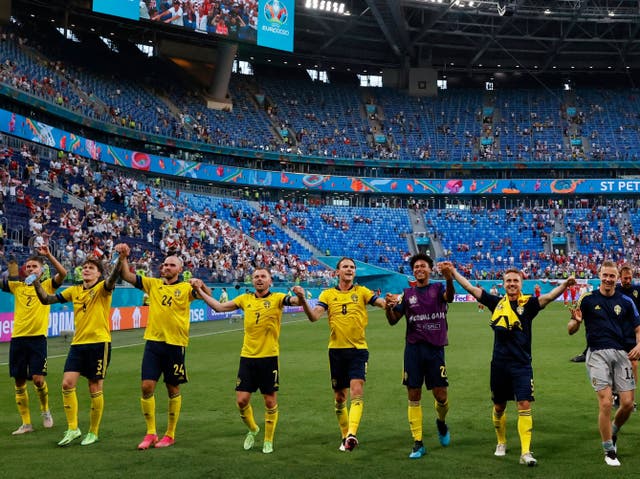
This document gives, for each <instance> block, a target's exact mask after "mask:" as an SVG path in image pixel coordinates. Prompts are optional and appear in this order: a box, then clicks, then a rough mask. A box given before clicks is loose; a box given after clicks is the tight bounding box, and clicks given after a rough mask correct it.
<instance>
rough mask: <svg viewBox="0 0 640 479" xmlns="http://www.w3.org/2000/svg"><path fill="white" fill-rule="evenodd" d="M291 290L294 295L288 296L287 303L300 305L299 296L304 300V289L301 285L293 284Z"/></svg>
mask: <svg viewBox="0 0 640 479" xmlns="http://www.w3.org/2000/svg"><path fill="white" fill-rule="evenodd" d="M291 291H293V294H294V296H292V297H291V298H289V304H290V305H291V306H302V302H301V301H300V298H302V299H304V300H305V301H306V298H305V296H306V293H305V291H304V288H303V287H302V286H298V285H296V286H294V287H293V288H292V289H291Z"/></svg>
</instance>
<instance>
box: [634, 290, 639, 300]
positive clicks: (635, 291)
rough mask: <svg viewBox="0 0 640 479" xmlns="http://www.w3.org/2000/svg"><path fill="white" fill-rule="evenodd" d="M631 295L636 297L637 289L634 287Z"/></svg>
mask: <svg viewBox="0 0 640 479" xmlns="http://www.w3.org/2000/svg"><path fill="white" fill-rule="evenodd" d="M633 295H634V296H635V297H636V298H637V297H638V290H637V289H634V290H633Z"/></svg>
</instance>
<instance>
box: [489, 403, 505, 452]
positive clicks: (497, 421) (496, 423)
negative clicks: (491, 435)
mask: <svg viewBox="0 0 640 479" xmlns="http://www.w3.org/2000/svg"><path fill="white" fill-rule="evenodd" d="M491 411H492V418H493V427H495V428H496V437H497V438H498V444H506V443H507V413H506V411H503V412H502V413H497V412H496V410H495V408H493V409H492V410H491Z"/></svg>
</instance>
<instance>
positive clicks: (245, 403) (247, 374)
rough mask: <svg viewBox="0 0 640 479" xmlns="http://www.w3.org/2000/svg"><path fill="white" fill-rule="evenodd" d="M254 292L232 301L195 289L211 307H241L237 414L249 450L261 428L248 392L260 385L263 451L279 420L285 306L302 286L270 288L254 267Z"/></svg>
mask: <svg viewBox="0 0 640 479" xmlns="http://www.w3.org/2000/svg"><path fill="white" fill-rule="evenodd" d="M251 279H252V282H253V287H254V289H255V292H253V293H251V292H248V293H244V294H241V295H240V296H238V297H236V298H235V299H233V300H231V301H225V302H220V301H217V300H216V299H215V298H213V297H212V296H211V295H210V294H208V293H207V292H206V291H203V290H201V289H198V293H199V294H200V296H201V297H202V299H203V300H204V301H205V303H207V304H208V305H209V306H210V307H211V308H212V309H213V310H214V311H217V312H231V311H235V310H237V309H242V310H243V311H244V340H243V342H242V351H241V352H240V366H239V368H238V379H237V382H236V403H237V405H238V410H239V411H240V418H241V419H242V421H243V422H244V423H245V424H246V426H247V427H248V428H249V431H248V432H247V435H246V436H245V439H244V449H245V450H247V451H248V450H249V449H251V448H252V447H253V445H254V443H255V438H256V436H257V435H258V433H259V432H260V427H259V426H258V425H257V424H256V421H255V419H254V415H253V408H252V407H251V402H250V401H251V394H252V393H254V392H256V391H257V390H258V389H260V392H261V393H262V396H263V397H264V406H265V414H264V416H265V417H264V423H265V426H264V442H263V444H262V452H263V453H265V454H270V453H272V452H273V438H274V435H275V430H276V425H277V423H278V400H277V392H278V390H279V386H280V384H279V383H280V373H279V371H280V368H279V356H280V325H281V324H282V312H283V310H284V307H285V306H296V305H298V304H299V299H298V296H297V294H299V292H300V291H302V294H304V290H302V288H301V287H300V286H294V288H293V291H294V292H295V293H296V296H288V295H286V294H285V293H279V292H272V291H271V286H272V284H273V280H272V279H271V273H270V272H269V270H267V269H263V268H259V269H256V270H255V271H254V272H253V274H252V275H251Z"/></svg>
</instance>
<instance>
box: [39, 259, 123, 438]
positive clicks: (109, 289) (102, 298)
mask: <svg viewBox="0 0 640 479" xmlns="http://www.w3.org/2000/svg"><path fill="white" fill-rule="evenodd" d="M118 261H120V260H118ZM119 272H120V264H117V265H115V266H114V268H113V270H112V271H111V274H109V277H108V278H107V279H106V280H103V279H102V276H103V274H104V265H103V263H102V262H101V261H100V260H99V259H97V258H93V257H91V258H87V259H86V260H85V262H84V263H83V264H82V284H76V285H74V286H71V287H69V288H67V289H65V290H64V291H62V292H60V293H56V294H55V295H52V294H48V293H47V292H46V291H45V290H44V288H43V287H42V284H40V281H38V280H36V281H35V282H34V283H33V284H34V286H35V288H36V294H37V295H38V299H40V301H41V302H42V304H53V303H67V302H71V303H73V317H74V326H75V330H74V334H73V339H72V340H71V347H70V348H69V354H68V356H67V360H66V362H65V364H64V375H63V376H62V404H63V405H64V412H65V414H66V416H67V423H68V426H69V427H68V429H67V431H66V432H65V434H64V437H63V438H62V440H61V441H60V442H58V446H67V445H69V444H70V443H71V442H72V441H74V440H75V439H78V438H79V437H80V436H81V435H82V433H81V432H80V429H79V428H78V396H77V394H76V385H77V383H78V378H79V377H80V376H84V377H86V378H87V381H88V383H89V393H90V394H91V413H90V415H89V432H88V433H87V435H86V436H85V437H84V439H83V440H82V442H81V443H80V444H81V445H83V446H88V445H91V444H94V443H95V442H97V441H98V430H99V428H100V421H101V419H102V412H103V411H104V396H103V392H102V391H103V383H104V378H105V377H106V374H107V367H108V366H109V362H110V360H111V325H110V322H109V313H110V312H111V298H112V293H113V289H114V288H115V285H116V280H117V278H118V275H119Z"/></svg>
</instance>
